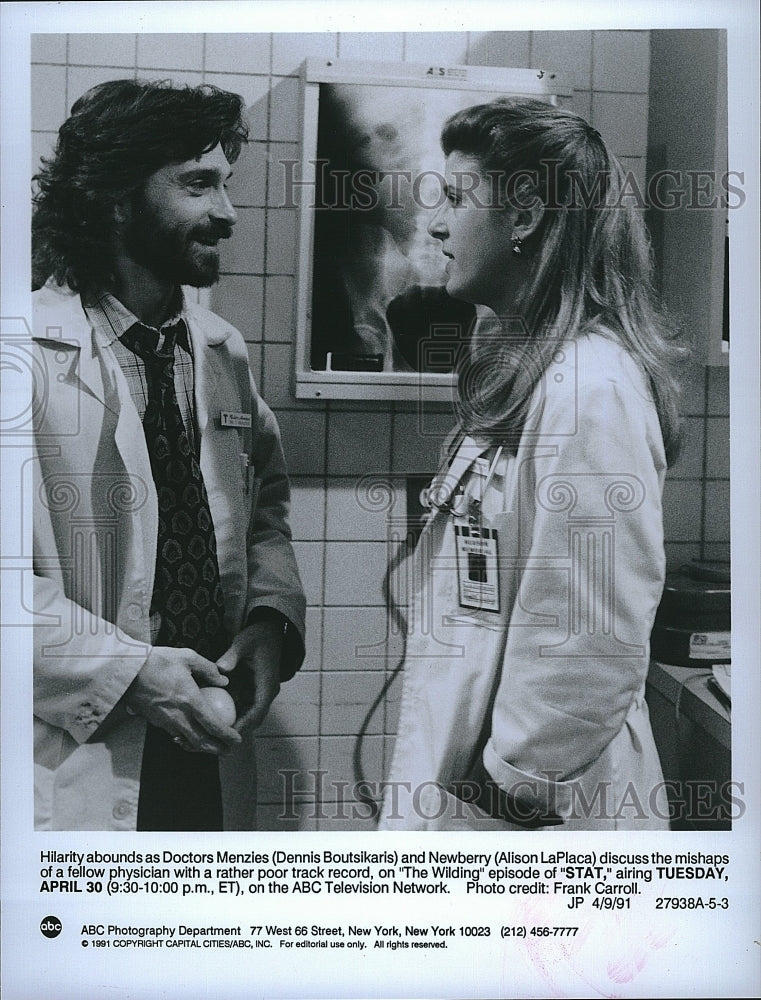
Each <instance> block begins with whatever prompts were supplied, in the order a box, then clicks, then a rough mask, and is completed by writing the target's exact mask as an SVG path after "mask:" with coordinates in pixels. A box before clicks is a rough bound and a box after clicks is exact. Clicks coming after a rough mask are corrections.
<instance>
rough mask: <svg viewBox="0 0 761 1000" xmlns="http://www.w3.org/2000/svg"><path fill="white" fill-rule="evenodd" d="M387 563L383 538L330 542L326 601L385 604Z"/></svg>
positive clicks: (327, 551) (350, 603) (326, 572)
mask: <svg viewBox="0 0 761 1000" xmlns="http://www.w3.org/2000/svg"><path fill="white" fill-rule="evenodd" d="M387 566H388V549H387V546H386V545H385V543H384V542H328V543H327V544H326V554H325V603H326V604H333V605H335V604H340V605H363V606H371V605H380V606H385V599H384V597H383V578H384V575H385V573H386V568H387Z"/></svg>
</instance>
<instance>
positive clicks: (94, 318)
mask: <svg viewBox="0 0 761 1000" xmlns="http://www.w3.org/2000/svg"><path fill="white" fill-rule="evenodd" d="M82 305H83V306H84V309H85V312H86V313H87V315H88V317H89V318H90V321H91V323H92V324H93V327H94V329H95V336H96V338H97V340H98V343H99V344H100V346H101V347H108V346H110V345H111V344H113V342H114V341H115V340H118V339H119V338H120V337H122V336H123V335H124V334H125V333H126V332H127V330H129V329H130V327H133V326H134V325H135V323H139V322H140V320H139V319H138V318H137V316H135V314H134V313H132V312H130V310H129V309H128V308H127V307H126V306H125V305H124V304H123V303H122V302H120V301H119V299H117V298H116V296H114V295H112V294H111V293H110V292H104V291H99V292H98V291H96V292H89V293H87V294H84V295H83V296H82ZM186 312H187V302H186V299H185V292H184V290H183V289H182V288H178V289H177V293H176V296H175V299H174V302H173V309H172V314H171V316H170V317H169V319H167V320H166V321H165V322H164V323H162V324H161V326H160V327H151V326H148V324H147V323H143V324H142V325H143V326H146V327H148V329H151V330H156V332H157V333H158V334H161V331H162V330H164V329H165V328H166V327H168V326H172V325H174V324H176V323H177V322H178V320H180V319H185V318H186ZM178 342H179V343H180V344H181V346H182V347H185V348H186V349H187V344H186V342H185V340H184V338H179V341H178Z"/></svg>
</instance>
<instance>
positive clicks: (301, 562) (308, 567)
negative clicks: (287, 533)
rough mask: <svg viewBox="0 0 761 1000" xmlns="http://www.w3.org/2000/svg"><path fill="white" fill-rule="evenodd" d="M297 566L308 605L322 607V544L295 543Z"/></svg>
mask: <svg viewBox="0 0 761 1000" xmlns="http://www.w3.org/2000/svg"><path fill="white" fill-rule="evenodd" d="M293 551H294V552H295V554H296V564H297V565H298V568H299V576H300V577H301V582H302V584H303V586H304V593H305V594H306V598H307V604H311V605H314V606H316V605H321V604H322V603H323V597H322V561H323V545H322V542H294V543H293Z"/></svg>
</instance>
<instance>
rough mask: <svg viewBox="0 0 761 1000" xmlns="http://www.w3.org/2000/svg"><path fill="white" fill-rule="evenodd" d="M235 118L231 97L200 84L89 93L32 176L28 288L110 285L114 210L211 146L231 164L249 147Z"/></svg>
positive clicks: (111, 85)
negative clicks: (51, 283) (164, 171)
mask: <svg viewBox="0 0 761 1000" xmlns="http://www.w3.org/2000/svg"><path fill="white" fill-rule="evenodd" d="M243 110H244V108H243V101H242V99H241V98H240V97H239V96H238V95H237V94H231V93H228V92H227V91H224V90H220V89H218V88H217V87H213V86H210V85H208V84H207V85H204V86H199V87H189V86H188V87H174V86H172V85H171V83H170V82H168V81H162V82H158V83H156V82H146V81H142V80H110V81H108V82H107V83H101V84H98V85H97V86H95V87H93V88H91V89H90V90H88V91H87V93H86V94H84V95H83V96H82V97H80V98H79V100H77V101H76V103H75V104H74V106H73V107H72V109H71V116H70V117H69V118H68V119H67V120H66V121H65V122H64V124H63V125H62V126H61V129H60V132H59V134H58V143H57V146H56V148H55V151H54V153H53V155H52V156H51V157H50V158H47V159H43V161H42V169H41V170H40V171H39V173H37V174H36V175H35V177H34V181H35V183H36V185H37V187H36V193H35V195H34V199H33V200H34V212H33V216H32V276H33V280H34V284H35V287H39V286H40V285H42V284H44V282H45V281H46V280H47V279H48V278H49V277H51V276H52V277H53V278H54V279H55V280H56V281H57V282H58V284H66V285H69V287H70V288H72V290H74V291H81V290H83V289H84V288H86V287H88V286H91V287H106V288H107V287H109V285H110V284H111V281H112V278H113V274H112V270H113V252H112V244H111V241H112V234H113V226H114V207H115V205H117V204H118V203H119V202H121V201H123V200H124V199H126V198H129V197H131V196H132V195H133V194H134V193H135V192H137V191H139V190H140V189H141V188H142V186H143V184H145V182H146V181H147V179H148V178H149V177H150V176H151V174H153V173H155V172H156V171H157V170H159V169H160V168H161V167H164V166H166V165H167V164H169V163H183V162H184V161H185V160H189V159H193V158H195V157H198V156H200V155H201V154H202V153H205V152H207V151H209V150H211V149H213V148H214V147H215V146H216V145H217V144H220V143H221V145H222V148H223V150H224V152H225V155H226V156H227V159H228V161H229V162H230V163H232V162H234V161H235V160H236V159H237V157H238V155H239V153H240V150H241V146H242V144H243V143H244V142H245V141H246V140H247V126H246V124H245V121H244V119H243Z"/></svg>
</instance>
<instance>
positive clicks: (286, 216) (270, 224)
mask: <svg viewBox="0 0 761 1000" xmlns="http://www.w3.org/2000/svg"><path fill="white" fill-rule="evenodd" d="M297 221H298V216H297V213H296V212H295V211H292V210H290V209H287V208H270V209H268V210H267V273H268V274H294V273H295V271H296V224H297Z"/></svg>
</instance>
